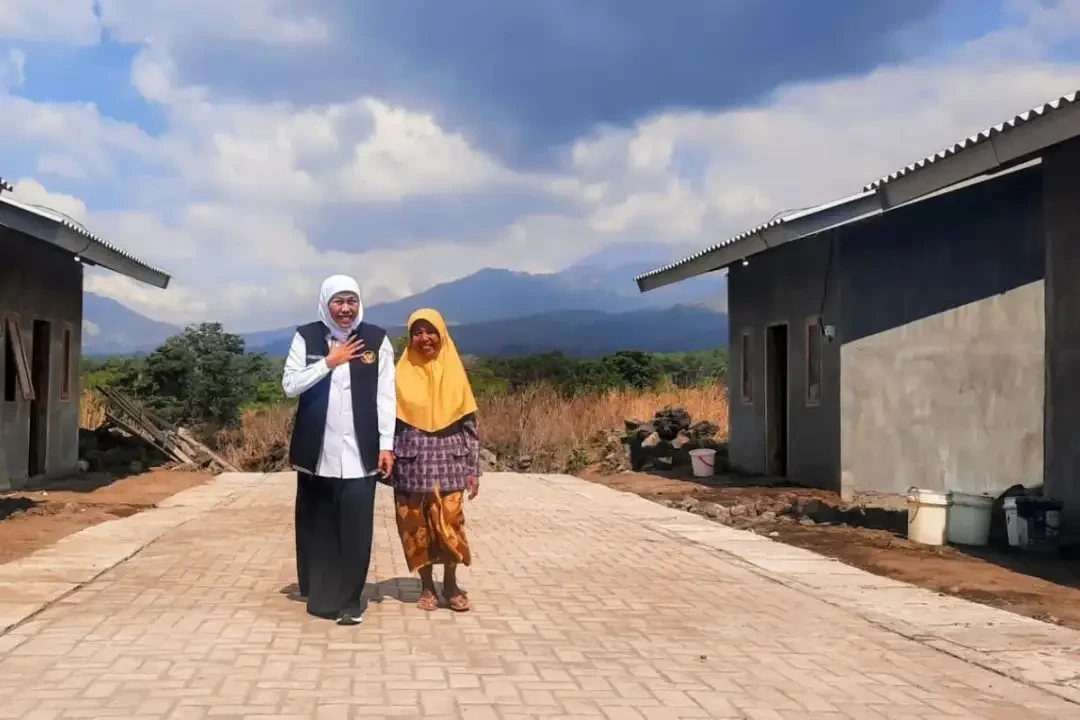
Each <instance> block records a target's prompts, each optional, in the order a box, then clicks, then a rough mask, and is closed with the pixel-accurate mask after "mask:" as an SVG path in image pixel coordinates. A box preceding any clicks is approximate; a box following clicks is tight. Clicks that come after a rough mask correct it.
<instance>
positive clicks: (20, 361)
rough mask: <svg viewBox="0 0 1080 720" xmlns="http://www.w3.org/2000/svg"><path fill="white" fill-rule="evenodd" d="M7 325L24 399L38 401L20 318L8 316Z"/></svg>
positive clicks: (9, 341) (8, 337)
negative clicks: (31, 377)
mask: <svg viewBox="0 0 1080 720" xmlns="http://www.w3.org/2000/svg"><path fill="white" fill-rule="evenodd" d="M6 325H7V341H8V343H10V344H11V351H12V352H11V354H12V356H13V357H14V358H15V370H16V376H17V377H18V379H19V388H20V389H21V390H22V399H23V400H25V401H26V402H31V401H33V400H35V399H37V396H36V395H35V394H34V383H33V381H32V380H31V379H30V361H29V359H28V357H27V355H26V345H25V344H24V343H23V336H22V328H21V327H20V326H19V316H18V315H8V316H7V322H6Z"/></svg>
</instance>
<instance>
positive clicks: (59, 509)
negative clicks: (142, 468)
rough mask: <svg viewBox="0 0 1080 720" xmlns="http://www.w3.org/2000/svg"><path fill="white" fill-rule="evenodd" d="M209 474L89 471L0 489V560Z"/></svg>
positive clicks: (149, 503)
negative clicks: (122, 474)
mask: <svg viewBox="0 0 1080 720" xmlns="http://www.w3.org/2000/svg"><path fill="white" fill-rule="evenodd" d="M210 478H211V476H210V475H207V474H204V473H194V472H170V471H167V470H157V471H154V472H149V473H145V474H143V475H136V476H132V477H126V478H122V479H116V478H115V476H111V475H107V474H102V473H88V474H85V475H79V476H77V477H74V478H71V479H67V480H58V481H55V482H51V483H47V484H45V485H41V486H38V487H37V488H35V489H34V490H20V491H16V492H5V493H0V564H2V563H6V562H10V561H12V560H15V559H16V558H20V557H24V556H26V555H29V554H30V553H33V552H35V551H37V550H40V549H42V548H44V547H47V546H49V545H51V544H53V543H55V542H56V541H57V540H60V539H61V538H63V537H66V536H68V535H71V534H72V533H75V532H78V531H79V530H82V529H83V528H87V527H90V526H91V525H97V524H98V523H101V522H105V521H107V520H115V519H116V518H122V517H127V516H129V515H134V514H135V513H137V512H141V511H142V510H146V509H148V508H152V507H154V505H155V504H156V503H158V502H161V501H162V500H164V499H165V498H168V497H170V496H172V495H175V494H176V493H178V492H181V491H183V490H187V489H188V488H190V487H194V486H196V485H201V484H203V483H205V482H207V481H208V480H210Z"/></svg>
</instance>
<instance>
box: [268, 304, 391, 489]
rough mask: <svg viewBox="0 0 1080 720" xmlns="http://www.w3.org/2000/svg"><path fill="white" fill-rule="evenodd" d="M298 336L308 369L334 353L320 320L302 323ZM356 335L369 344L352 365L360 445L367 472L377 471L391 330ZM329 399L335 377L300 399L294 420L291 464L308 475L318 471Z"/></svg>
mask: <svg viewBox="0 0 1080 720" xmlns="http://www.w3.org/2000/svg"><path fill="white" fill-rule="evenodd" d="M296 332H298V333H299V334H300V337H302V338H304V343H305V344H306V345H307V364H308V365H312V364H314V363H317V362H319V361H320V360H322V359H323V358H325V357H326V356H327V354H329V352H330V346H329V344H328V343H327V338H326V336H327V330H326V326H325V325H323V324H322V323H321V322H314V323H310V324H308V325H301V326H300V327H298V328H297V329H296ZM353 336H354V337H355V336H358V337H360V339H362V340H363V341H364V351H363V353H362V354H361V355H360V357H358V358H357V359H355V360H353V361H352V362H350V363H349V373H350V379H351V391H352V409H353V421H354V423H355V425H356V444H357V446H358V447H359V448H360V459H361V460H362V461H363V463H364V469H365V470H367V471H368V472H369V473H374V472H375V468H376V467H377V465H378V460H379V413H378V390H379V349H380V348H381V347H382V343H383V340H384V339H385V338H386V331H385V330H383V329H382V328H380V327H376V326H375V325H370V324H368V323H360V327H358V328H357V329H356V330H355V331H353ZM329 401H330V375H327V376H326V377H324V378H323V379H322V380H320V381H319V382H318V383H316V384H315V385H314V386H312V387H311V388H310V389H308V390H307V391H305V392H304V393H303V394H301V395H300V402H299V404H298V405H297V408H296V418H295V420H294V421H293V432H292V443H291V444H290V446H289V462H290V463H291V464H292V466H293V467H295V468H298V469H300V470H302V471H303V472H307V473H310V474H314V473H316V472H317V471H318V465H319V455H321V454H322V446H323V435H324V434H325V433H326V408H327V405H328V403H329Z"/></svg>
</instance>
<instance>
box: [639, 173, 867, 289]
mask: <svg viewBox="0 0 1080 720" xmlns="http://www.w3.org/2000/svg"><path fill="white" fill-rule="evenodd" d="M868 194H869V193H866V192H862V193H858V194H856V195H851V196H849V197H846V198H841V199H839V200H832V201H830V202H827V203H822V204H821V205H815V206H813V207H809V208H801V209H799V210H789V211H786V212H785V213H784V214H781V215H780V216H779V217H775V218H773V219H772V220H769V221H768V222H765V223H762V224H761V225H758V226H757V227H754V228H751V229H749V230H747V231H745V232H741V233H739V234H738V235H734V236H732V237H730V238H728V239H727V240H723V241H721V242H719V243H717V244H715V245H712V246H710V247H707V248H705V249H704V250H699V251H698V252H696V253H694V254H693V255H689V256H687V257H684V258H683V259H681V260H678V261H676V262H673V263H671V264H669V265H665V266H664V267H661V268H657V269H655V270H650V271H649V272H647V273H643V274H641V275H638V276H637V277H636V278H634V281H635V282H639V283H640V282H641V281H642V280H646V279H648V278H650V277H655V276H656V275H662V274H664V273H666V272H670V271H672V270H674V269H676V268H678V267H682V266H683V265H686V264H687V263H691V262H693V261H694V260H698V259H700V258H702V257H705V256H706V255H710V254H712V253H714V252H716V251H718V250H721V249H723V248H725V247H728V246H730V245H734V244H735V243H737V242H739V241H740V240H745V239H747V238H749V237H752V236H754V235H761V234H762V233H764V232H765V231H767V230H771V229H772V228H776V227H780V226H781V225H785V224H788V223H791V222H792V221H794V220H801V219H804V218H809V217H811V216H814V215H818V214H822V213H825V212H826V211H828V210H832V209H834V208H837V207H840V206H841V205H846V204H848V203H851V202H854V201H856V200H861V199H863V198H864V197H866V196H867V195H868Z"/></svg>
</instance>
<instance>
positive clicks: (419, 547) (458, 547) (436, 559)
mask: <svg viewBox="0 0 1080 720" xmlns="http://www.w3.org/2000/svg"><path fill="white" fill-rule="evenodd" d="M464 504H465V492H464V491H463V490H458V491H457V492H452V493H449V494H447V495H443V494H442V493H440V492H439V489H438V487H437V486H436V489H435V491H434V492H396V493H394V506H395V510H396V514H397V527H398V535H399V536H400V537H401V547H402V549H404V551H405V562H406V563H408V565H409V572H416V571H417V570H419V569H421V568H425V567H427V566H429V565H440V564H445V563H450V564H460V565H469V564H470V563H471V562H472V554H471V553H470V552H469V540H468V538H467V537H466V536H465V510H464Z"/></svg>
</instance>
